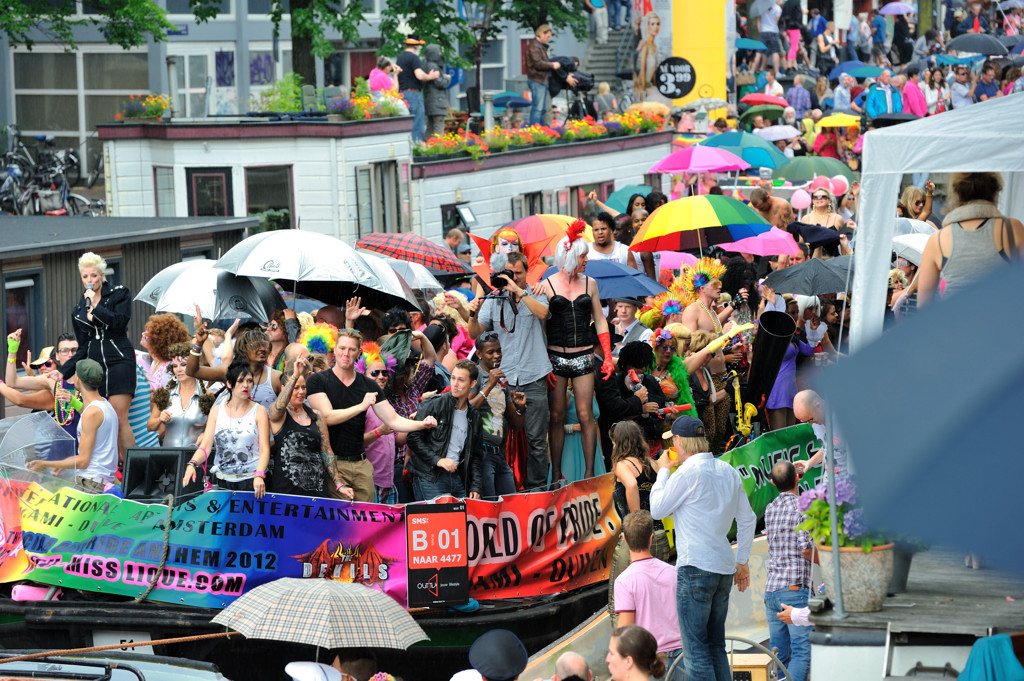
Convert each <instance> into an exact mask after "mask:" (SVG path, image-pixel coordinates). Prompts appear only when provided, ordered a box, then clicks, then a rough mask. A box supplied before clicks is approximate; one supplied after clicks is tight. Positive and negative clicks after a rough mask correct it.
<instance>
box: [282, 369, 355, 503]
mask: <svg viewBox="0 0 1024 681" xmlns="http://www.w3.org/2000/svg"><path fill="white" fill-rule="evenodd" d="M306 373H307V367H306V360H305V359H302V358H300V359H297V360H294V361H292V362H289V363H288V364H287V365H286V366H285V372H284V376H287V379H286V380H284V381H283V383H284V385H282V386H281V393H280V394H279V395H278V396H277V399H276V400H274V402H273V403H272V404H271V405H270V430H271V432H272V433H273V434H274V445H273V448H272V450H271V454H272V456H273V460H274V475H273V477H272V478H271V481H270V491H271V492H275V493H278V494H296V495H300V496H314V497H333V498H342V499H352V498H353V497H354V496H355V494H354V492H353V490H352V488H351V487H345V486H344V485H342V483H341V479H340V477H339V476H338V470H337V467H336V466H335V458H334V452H333V451H331V441H330V438H329V437H328V436H327V424H326V423H325V422H324V419H323V417H321V416H320V414H319V413H318V412H317V411H316V410H314V409H311V408H310V407H309V406H307V405H306Z"/></svg>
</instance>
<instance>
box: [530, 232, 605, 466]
mask: <svg viewBox="0 0 1024 681" xmlns="http://www.w3.org/2000/svg"><path fill="white" fill-rule="evenodd" d="M586 226H587V225H586V223H585V222H583V221H582V220H577V221H576V222H574V223H572V224H571V225H570V226H569V229H568V231H567V232H566V235H565V236H564V237H562V240H561V241H559V242H558V245H557V246H556V247H555V266H556V267H557V268H558V271H557V272H555V273H554V274H552V275H551V276H550V277H548V278H547V279H545V280H544V281H543V282H541V283H540V285H539V286H540V290H539V291H538V292H542V293H544V294H546V295H547V298H548V302H549V307H548V309H549V311H550V315H549V317H548V320H547V336H548V338H547V340H548V357H549V358H550V360H551V367H552V373H553V374H554V377H555V380H554V385H553V387H552V388H551V389H550V390H549V391H548V406H549V408H550V411H551V426H550V431H549V434H548V444H549V447H550V450H551V482H552V484H553V485H558V484H559V483H560V481H561V479H562V447H563V445H564V443H565V409H566V403H567V401H568V397H567V394H566V387H567V383H568V380H569V379H570V378H571V379H572V382H573V390H574V392H575V395H576V413H577V416H578V417H579V422H580V436H581V440H582V442H583V459H584V462H585V468H586V470H585V473H584V475H585V477H588V478H590V477H593V476H594V453H595V451H596V450H597V430H596V428H595V422H594V407H593V405H594V331H595V330H596V332H597V340H598V341H599V342H600V344H601V350H602V354H603V355H604V358H603V362H602V365H601V372H602V373H603V374H604V376H605V378H607V377H608V376H611V374H612V373H613V372H614V371H615V365H614V363H613V362H612V343H611V336H610V335H609V332H608V320H607V319H605V317H604V314H603V312H602V311H601V300H600V296H598V293H597V282H595V281H594V280H593V279H591V278H590V277H588V276H587V275H585V274H584V273H583V270H584V269H585V268H586V266H587V252H588V248H587V242H586V240H585V239H584V238H583V231H584V230H585V229H586ZM524 295H529V291H527V292H525V293H524Z"/></svg>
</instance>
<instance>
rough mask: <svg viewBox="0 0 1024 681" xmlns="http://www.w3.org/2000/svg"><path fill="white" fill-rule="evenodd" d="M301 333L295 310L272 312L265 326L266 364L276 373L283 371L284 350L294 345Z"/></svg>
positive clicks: (285, 309) (286, 309)
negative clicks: (268, 353) (268, 350)
mask: <svg viewBox="0 0 1024 681" xmlns="http://www.w3.org/2000/svg"><path fill="white" fill-rule="evenodd" d="M301 333H302V327H301V325H300V324H299V319H298V317H297V316H296V314H295V310H289V309H288V308H284V309H281V310H274V311H273V312H272V313H271V314H270V323H269V324H267V339H268V340H270V359H269V360H268V361H267V364H269V365H270V366H272V367H274V369H275V370H276V371H283V370H284V361H285V357H284V349H285V348H286V347H288V344H289V343H294V342H295V341H296V339H298V337H299V335H300V334H301Z"/></svg>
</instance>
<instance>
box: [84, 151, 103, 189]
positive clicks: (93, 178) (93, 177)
mask: <svg viewBox="0 0 1024 681" xmlns="http://www.w3.org/2000/svg"><path fill="white" fill-rule="evenodd" d="M102 174H103V156H102V155H100V156H99V158H98V159H97V161H96V164H95V166H94V167H93V169H92V172H90V173H89V179H88V180H87V181H86V183H85V186H86V187H88V188H90V189H92V188H93V187H94V186H95V185H96V182H97V181H98V180H99V179H100V175H102Z"/></svg>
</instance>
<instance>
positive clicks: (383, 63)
mask: <svg viewBox="0 0 1024 681" xmlns="http://www.w3.org/2000/svg"><path fill="white" fill-rule="evenodd" d="M401 70H402V68H401V67H400V66H399V65H398V64H392V63H391V60H390V59H388V58H387V57H379V58H378V59H377V68H375V69H374V70H372V71H370V79H369V85H370V92H383V91H384V90H394V91H395V92H398V73H399V72H400V71H401Z"/></svg>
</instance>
